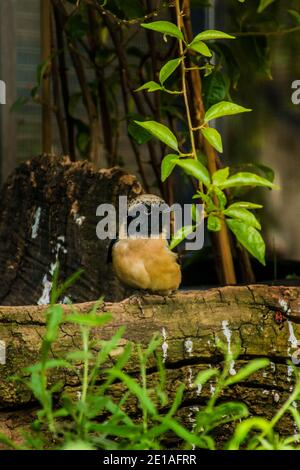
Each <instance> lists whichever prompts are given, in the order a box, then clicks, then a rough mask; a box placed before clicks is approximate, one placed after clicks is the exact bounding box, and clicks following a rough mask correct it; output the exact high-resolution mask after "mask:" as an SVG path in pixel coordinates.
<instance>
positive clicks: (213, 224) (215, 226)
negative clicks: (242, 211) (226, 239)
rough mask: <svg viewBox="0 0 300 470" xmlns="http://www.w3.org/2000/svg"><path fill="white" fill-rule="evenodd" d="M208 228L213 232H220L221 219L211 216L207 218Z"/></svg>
mask: <svg viewBox="0 0 300 470" xmlns="http://www.w3.org/2000/svg"><path fill="white" fill-rule="evenodd" d="M207 228H208V230H210V231H211V232H219V231H220V230H221V228H222V222H221V219H220V217H217V216H216V215H213V214H210V215H209V216H208V218H207Z"/></svg>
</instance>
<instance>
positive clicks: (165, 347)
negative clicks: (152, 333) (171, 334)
mask: <svg viewBox="0 0 300 470" xmlns="http://www.w3.org/2000/svg"><path fill="white" fill-rule="evenodd" d="M161 335H162V337H163V340H164V341H163V343H162V345H161V349H162V351H163V362H166V360H167V358H168V348H169V345H168V343H167V331H166V329H165V328H163V329H162V331H161Z"/></svg>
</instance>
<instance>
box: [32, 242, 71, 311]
mask: <svg viewBox="0 0 300 470" xmlns="http://www.w3.org/2000/svg"><path fill="white" fill-rule="evenodd" d="M64 245H65V237H64V236H63V235H60V236H59V237H57V242H56V245H55V247H54V250H53V253H54V255H55V260H54V262H53V263H51V264H50V268H49V273H48V274H45V275H44V277H43V281H42V285H43V292H42V295H41V297H40V298H39V300H38V302H37V304H38V305H49V304H50V296H51V290H52V284H53V283H52V276H53V274H54V272H55V270H56V269H57V267H58V262H59V253H60V252H61V251H62V252H63V253H64V254H66V253H67V249H66V248H65V246H64ZM48 276H49V277H50V279H48ZM62 303H64V302H62Z"/></svg>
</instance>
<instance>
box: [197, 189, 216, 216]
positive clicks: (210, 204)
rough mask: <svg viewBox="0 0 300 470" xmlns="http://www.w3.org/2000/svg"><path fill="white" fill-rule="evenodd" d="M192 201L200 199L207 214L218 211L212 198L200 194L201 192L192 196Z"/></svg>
mask: <svg viewBox="0 0 300 470" xmlns="http://www.w3.org/2000/svg"><path fill="white" fill-rule="evenodd" d="M192 199H201V201H203V202H205V204H206V210H208V211H209V212H211V211H213V210H217V209H218V208H217V206H216V205H215V204H214V202H213V200H212V198H211V197H210V196H208V194H205V193H202V192H201V191H198V192H197V194H194V196H193V198H192Z"/></svg>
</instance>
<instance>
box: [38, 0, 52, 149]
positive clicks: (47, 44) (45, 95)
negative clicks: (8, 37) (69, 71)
mask: <svg viewBox="0 0 300 470" xmlns="http://www.w3.org/2000/svg"><path fill="white" fill-rule="evenodd" d="M40 5H41V59H42V63H43V64H44V63H46V62H47V61H49V66H48V67H47V69H46V71H45V73H44V75H43V77H42V151H43V153H51V147H52V109H51V100H52V98H51V8H50V0H41V2H40Z"/></svg>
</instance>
